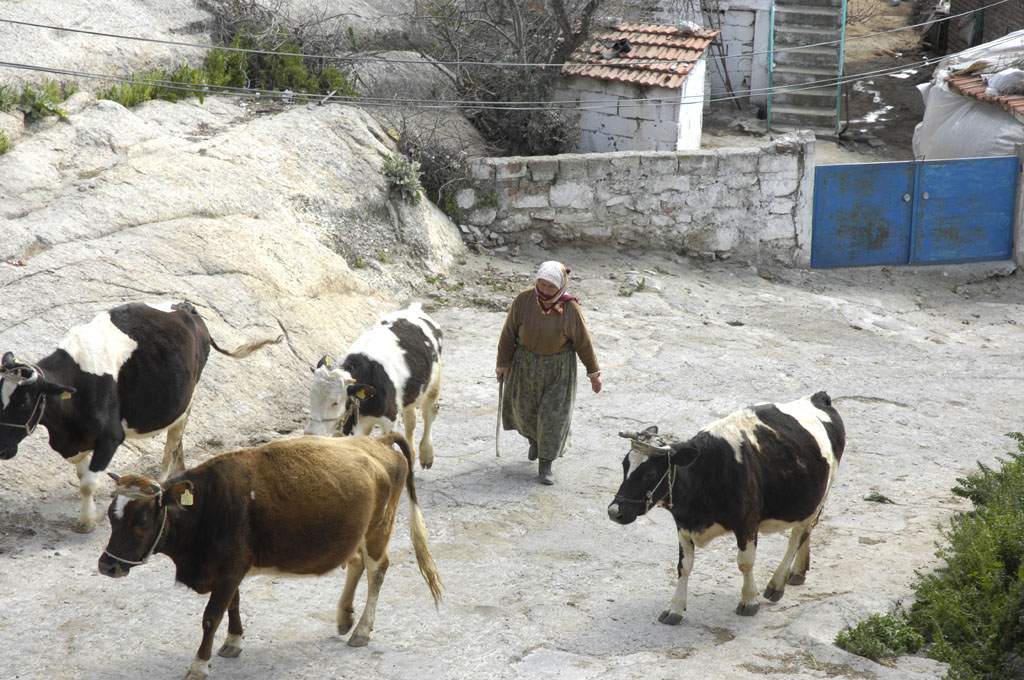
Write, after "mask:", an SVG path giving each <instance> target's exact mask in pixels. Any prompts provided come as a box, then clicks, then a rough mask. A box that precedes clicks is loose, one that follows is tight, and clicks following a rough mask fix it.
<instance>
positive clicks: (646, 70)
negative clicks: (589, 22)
mask: <svg viewBox="0 0 1024 680" xmlns="http://www.w3.org/2000/svg"><path fill="white" fill-rule="evenodd" d="M719 33H720V31H716V30H711V29H706V28H700V29H697V30H696V31H693V32H691V31H690V30H688V29H685V28H679V27H677V26H669V25H666V24H649V23H632V22H626V23H622V24H620V25H619V26H618V28H616V29H610V30H605V31H597V32H595V34H594V36H593V38H592V39H591V40H589V41H588V42H586V43H584V44H583V45H582V46H580V47H579V48H578V49H577V50H576V51H575V52H574V53H573V54H572V56H570V57H569V59H568V61H566V63H565V64H564V65H563V66H562V72H563V73H566V74H569V75H578V76H584V77H588V78H598V79H600V80H616V81H619V82H623V83H636V84H639V85H655V86H658V87H667V88H670V89H676V88H679V87H681V86H682V84H683V83H684V82H685V81H686V76H688V75H689V74H690V71H691V70H692V69H693V64H694V63H696V62H697V60H699V59H701V58H702V57H703V56H704V53H705V52H706V51H707V49H708V48H709V47H710V46H711V43H712V42H714V39H715V38H716V37H717V36H718V34H719ZM622 38H625V39H626V40H628V41H629V44H630V47H631V49H630V50H629V52H626V53H625V54H622V55H617V56H612V57H611V58H605V57H604V56H602V55H604V54H606V53H607V52H608V49H609V48H608V47H607V46H608V45H611V44H612V43H614V42H615V41H617V40H620V39H622Z"/></svg>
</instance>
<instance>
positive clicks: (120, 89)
mask: <svg viewBox="0 0 1024 680" xmlns="http://www.w3.org/2000/svg"><path fill="white" fill-rule="evenodd" d="M131 80H132V81H133V82H130V83H122V84H119V85H114V86H112V87H110V88H109V89H107V90H104V91H102V92H100V93H99V94H98V95H97V96H96V98H97V99H110V100H112V101H115V102H117V103H118V104H120V105H121V106H124V107H125V108H131V107H133V106H137V105H139V104H141V103H143V102H147V101H149V100H151V99H163V100H165V101H170V102H173V101H178V100H179V99H185V98H187V97H193V96H198V97H199V101H200V102H202V101H203V90H204V88H205V85H206V74H205V72H204V71H202V70H200V69H195V68H192V67H190V66H189V65H188V64H182V65H181V66H180V67H179V68H178V70H177V71H175V72H174V73H167V72H166V71H161V70H155V71H151V72H150V73H148V74H146V75H141V76H140V75H137V74H133V75H132V77H131Z"/></svg>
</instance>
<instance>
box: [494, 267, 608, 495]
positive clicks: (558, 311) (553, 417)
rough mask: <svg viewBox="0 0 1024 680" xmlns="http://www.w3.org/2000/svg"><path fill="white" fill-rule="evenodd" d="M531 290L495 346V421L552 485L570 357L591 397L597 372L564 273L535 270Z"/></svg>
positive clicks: (563, 438) (566, 427) (562, 441)
mask: <svg viewBox="0 0 1024 680" xmlns="http://www.w3.org/2000/svg"><path fill="white" fill-rule="evenodd" d="M536 279H537V281H536V286H535V287H533V288H528V289H527V290H524V291H523V292H521V293H519V295H517V296H516V299H515V300H514V301H513V302H512V307H511V308H510V309H509V311H508V316H507V317H506V318H505V326H504V327H503V328H502V329H501V338H500V339H499V340H498V361H497V369H496V370H495V373H496V374H497V377H498V380H499V381H500V380H502V379H504V380H505V397H504V400H503V402H502V408H501V419H502V423H503V425H504V427H505V429H506V430H516V431H518V432H519V434H521V435H522V436H524V437H526V440H527V441H528V442H529V443H530V448H529V453H528V457H529V459H530V460H537V459H538V458H539V459H540V463H539V464H538V478H539V480H540V482H541V483H542V484H554V483H555V480H554V477H553V476H552V474H551V463H552V462H553V461H554V460H555V459H556V458H558V457H560V456H561V455H562V454H563V453H564V452H565V449H566V448H567V447H568V445H569V440H570V425H571V423H572V409H573V406H574V405H575V403H576V357H577V356H579V358H580V361H581V362H582V363H583V366H584V367H586V369H587V377H588V378H590V387H591V389H593V390H594V392H595V393H597V392H600V391H601V368H600V366H598V364H597V357H596V356H595V355H594V345H593V342H592V340H591V337H590V329H589V328H587V323H586V321H584V319H583V312H582V310H581V309H580V305H579V301H578V300H577V299H576V298H575V297H573V296H572V295H569V293H568V292H566V289H567V288H568V286H569V270H568V269H566V268H565V265H563V264H562V263H561V262H555V261H554V260H551V261H548V262H545V263H543V264H542V265H541V266H540V269H538V270H537V277H536Z"/></svg>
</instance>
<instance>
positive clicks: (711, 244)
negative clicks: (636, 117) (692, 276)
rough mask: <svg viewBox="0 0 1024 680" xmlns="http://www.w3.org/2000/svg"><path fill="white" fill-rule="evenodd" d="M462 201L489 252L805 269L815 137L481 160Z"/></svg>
mask: <svg viewBox="0 0 1024 680" xmlns="http://www.w3.org/2000/svg"><path fill="white" fill-rule="evenodd" d="M471 179H472V187H471V188H467V189H464V190H463V191H462V192H460V193H459V196H458V201H459V205H460V207H461V208H462V209H463V211H464V215H465V218H466V219H465V220H464V221H465V222H466V223H467V224H466V225H465V229H474V230H476V231H478V232H481V231H482V232H484V233H487V234H489V235H490V238H491V239H492V240H493V241H494V242H496V243H505V244H515V243H526V242H533V243H539V242H542V241H554V242H581V241H582V242H585V243H593V244H598V245H608V246H615V247H637V248H641V247H642V248H660V249H668V250H672V251H675V252H685V253H687V254H692V255H701V256H708V257H712V256H713V257H718V258H725V257H737V258H740V259H744V260H748V261H751V262H764V263H782V264H785V265H790V266H798V267H807V266H810V236H811V211H812V198H813V191H814V136H813V135H812V134H811V133H809V132H798V133H793V134H790V135H786V136H784V137H781V138H779V139H776V140H775V141H772V142H768V143H766V144H765V145H764V146H762V147H760V148H757V147H749V148H748V147H744V148H734V149H712V150H707V151H694V152H677V151H671V152H653V151H652V152H620V153H605V154H596V153H594V154H563V155H559V156H535V157H514V158H483V159H478V160H476V161H474V162H473V163H472V165H471Z"/></svg>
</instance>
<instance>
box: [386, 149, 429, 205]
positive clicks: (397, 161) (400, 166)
mask: <svg viewBox="0 0 1024 680" xmlns="http://www.w3.org/2000/svg"><path fill="white" fill-rule="evenodd" d="M380 171H381V173H383V175H384V176H385V177H386V178H387V180H388V189H389V190H390V191H394V192H397V193H398V194H399V195H400V196H401V197H402V198H403V199H404V200H407V201H412V202H413V203H415V202H417V201H419V200H420V198H421V197H422V196H423V185H422V184H420V164H419V163H417V162H416V161H414V160H410V159H409V157H408V156H388V159H387V160H386V161H384V166H383V167H382V168H381V170H380Z"/></svg>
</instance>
